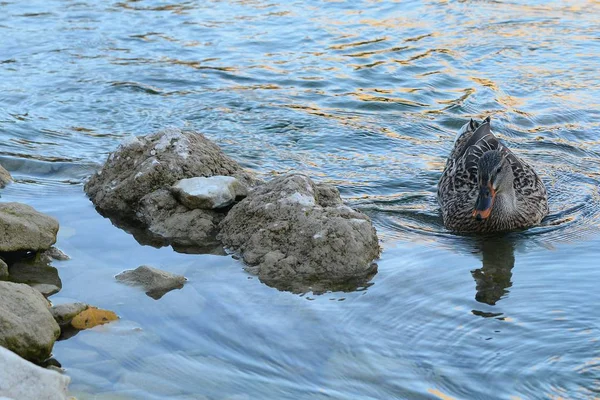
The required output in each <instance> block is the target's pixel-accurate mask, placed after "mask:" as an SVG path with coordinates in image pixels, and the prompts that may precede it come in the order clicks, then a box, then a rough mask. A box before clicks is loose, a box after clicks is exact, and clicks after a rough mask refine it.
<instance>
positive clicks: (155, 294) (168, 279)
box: [115, 265, 186, 300]
mask: <svg viewBox="0 0 600 400" xmlns="http://www.w3.org/2000/svg"><path fill="white" fill-rule="evenodd" d="M115 278H116V279H117V280H118V281H119V282H123V283H127V284H129V285H133V286H141V287H143V288H144V290H145V291H146V294H147V295H148V296H150V297H152V298H153V299H155V300H158V299H160V298H161V297H163V296H164V295H165V294H166V293H168V292H170V291H171V290H173V289H181V288H182V287H183V284H184V283H185V281H186V279H185V276H183V275H176V274H172V273H170V272H167V271H162V270H160V269H156V268H153V267H150V266H147V265H142V266H140V267H137V268H136V269H130V270H127V271H123V272H121V273H120V274H118V275H117V276H115Z"/></svg>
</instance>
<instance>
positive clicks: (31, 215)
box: [0, 203, 58, 252]
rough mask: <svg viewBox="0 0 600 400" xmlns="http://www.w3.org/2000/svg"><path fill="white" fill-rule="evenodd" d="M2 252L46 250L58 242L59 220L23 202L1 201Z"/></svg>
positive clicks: (0, 236)
mask: <svg viewBox="0 0 600 400" xmlns="http://www.w3.org/2000/svg"><path fill="white" fill-rule="evenodd" d="M0 232H2V235H0V252H12V251H23V250H34V251H39V250H46V249H49V248H50V246H52V245H53V244H54V243H55V242H56V234H57V233H58V221H57V220H55V219H54V218H52V217H49V216H47V215H44V214H42V213H39V212H37V211H36V210H35V209H33V208H32V207H30V206H28V205H26V204H21V203H0Z"/></svg>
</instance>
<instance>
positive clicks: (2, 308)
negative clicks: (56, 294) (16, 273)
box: [0, 282, 60, 381]
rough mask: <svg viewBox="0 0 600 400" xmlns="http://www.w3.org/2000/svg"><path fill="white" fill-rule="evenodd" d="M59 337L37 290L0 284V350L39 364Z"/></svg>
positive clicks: (16, 284)
mask: <svg viewBox="0 0 600 400" xmlns="http://www.w3.org/2000/svg"><path fill="white" fill-rule="evenodd" d="M59 335H60V328H59V327H58V324H57V323H56V321H54V318H52V314H50V311H49V310H48V301H47V300H46V299H45V298H44V297H43V296H42V295H41V294H40V293H39V292H38V291H37V290H35V289H33V288H31V287H29V286H27V285H24V284H20V283H12V282H0V346H2V347H5V348H7V349H9V350H11V351H13V352H15V353H17V354H18V355H20V356H21V357H23V358H25V359H27V360H31V361H35V362H40V361H43V360H45V359H46V358H48V357H49V356H50V353H51V351H52V346H53V345H54V342H55V341H56V339H57V338H58V336H59ZM0 381H1V380H0Z"/></svg>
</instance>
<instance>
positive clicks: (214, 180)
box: [171, 176, 248, 210]
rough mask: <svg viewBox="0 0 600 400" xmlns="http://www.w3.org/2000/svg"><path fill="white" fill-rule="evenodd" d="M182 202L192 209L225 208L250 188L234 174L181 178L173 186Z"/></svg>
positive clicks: (244, 194)
mask: <svg viewBox="0 0 600 400" xmlns="http://www.w3.org/2000/svg"><path fill="white" fill-rule="evenodd" d="M171 190H172V191H173V194H174V195H175V197H177V199H178V200H179V202H180V203H181V204H183V205H184V206H186V207H187V208H190V209H195V208H202V209H209V210H210V209H214V208H223V207H227V206H229V205H231V204H233V203H234V202H235V200H236V198H242V197H245V196H246V195H247V193H248V189H246V187H245V186H244V185H243V184H242V183H240V181H238V180H237V179H236V178H234V177H232V176H211V177H208V178H204V177H195V178H188V179H181V180H179V181H177V182H176V183H175V185H173V187H172V188H171Z"/></svg>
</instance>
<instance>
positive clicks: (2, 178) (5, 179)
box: [0, 165, 13, 188]
mask: <svg viewBox="0 0 600 400" xmlns="http://www.w3.org/2000/svg"><path fill="white" fill-rule="evenodd" d="M12 180H13V179H12V176H10V173H9V172H8V171H7V170H5V169H4V167H2V165H0V188H3V187H4V186H6V184H7V183H9V182H12Z"/></svg>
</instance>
